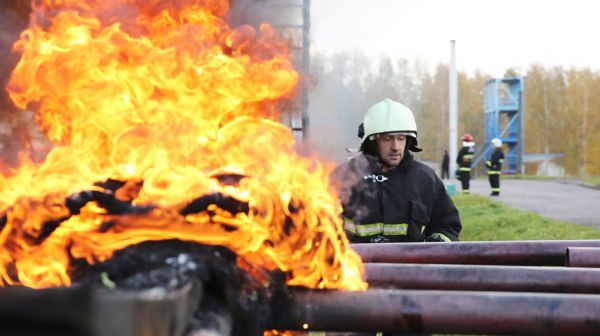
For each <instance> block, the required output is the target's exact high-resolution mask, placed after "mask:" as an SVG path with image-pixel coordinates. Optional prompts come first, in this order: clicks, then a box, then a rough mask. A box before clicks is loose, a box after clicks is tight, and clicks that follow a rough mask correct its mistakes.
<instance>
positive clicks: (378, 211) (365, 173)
mask: <svg viewBox="0 0 600 336" xmlns="http://www.w3.org/2000/svg"><path fill="white" fill-rule="evenodd" d="M379 166H380V164H379V162H378V158H377V157H374V156H371V155H368V154H361V155H359V156H358V157H355V158H353V159H352V160H350V161H348V162H347V163H346V164H344V165H342V166H341V167H338V169H336V171H335V172H334V179H336V180H338V181H340V182H341V184H342V185H345V187H342V189H344V190H343V191H342V192H341V194H342V195H343V197H342V206H343V215H344V229H345V230H346V233H347V235H348V238H349V239H350V241H351V242H386V241H389V242H422V241H456V240H458V235H459V233H460V231H461V228H462V226H461V223H460V217H459V214H458V210H457V209H456V207H455V206H454V203H452V200H451V199H450V197H449V196H448V193H447V192H446V188H445V186H444V184H443V182H442V181H441V180H440V179H439V178H438V177H437V175H436V174H435V173H434V171H433V169H431V168H429V167H428V166H426V165H425V164H423V163H421V162H418V161H416V160H413V157H412V155H411V154H410V153H409V152H405V157H404V158H403V160H402V161H401V162H400V164H399V165H398V166H396V167H394V168H393V169H391V170H390V171H387V172H385V173H384V172H382V171H381V170H380V168H379ZM348 182H353V183H351V185H348Z"/></svg>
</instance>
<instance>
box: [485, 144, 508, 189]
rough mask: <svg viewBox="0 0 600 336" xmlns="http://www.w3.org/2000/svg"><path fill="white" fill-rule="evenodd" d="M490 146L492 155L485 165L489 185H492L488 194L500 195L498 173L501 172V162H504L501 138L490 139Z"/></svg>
mask: <svg viewBox="0 0 600 336" xmlns="http://www.w3.org/2000/svg"><path fill="white" fill-rule="evenodd" d="M492 146H494V151H493V152H492V156H491V157H490V159H489V160H488V161H486V163H485V165H486V166H487V168H488V178H489V179H490V186H491V187H492V193H491V194H490V196H499V195H500V174H502V162H504V153H503V152H502V140H500V139H498V138H494V139H492Z"/></svg>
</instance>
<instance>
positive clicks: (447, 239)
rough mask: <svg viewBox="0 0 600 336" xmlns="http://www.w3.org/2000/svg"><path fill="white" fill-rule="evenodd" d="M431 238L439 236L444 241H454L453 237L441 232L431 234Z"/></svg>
mask: <svg viewBox="0 0 600 336" xmlns="http://www.w3.org/2000/svg"><path fill="white" fill-rule="evenodd" d="M429 238H439V239H441V240H443V241H445V242H447V243H450V242H452V239H450V238H448V237H446V236H445V235H443V234H441V233H439V232H436V233H433V234H432V235H431V236H429Z"/></svg>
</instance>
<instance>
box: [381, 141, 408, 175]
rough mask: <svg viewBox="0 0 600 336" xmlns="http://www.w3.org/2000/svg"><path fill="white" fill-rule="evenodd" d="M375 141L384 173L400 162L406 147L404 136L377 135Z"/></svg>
mask: <svg viewBox="0 0 600 336" xmlns="http://www.w3.org/2000/svg"><path fill="white" fill-rule="evenodd" d="M375 141H376V143H377V152H378V153H379V158H380V159H381V162H382V163H383V168H384V171H386V170H389V169H391V168H394V167H395V166H397V165H398V164H399V163H400V161H402V157H403V156H404V148H405V147H406V135H404V134H398V133H384V134H380V135H378V136H377V139H376V140H375Z"/></svg>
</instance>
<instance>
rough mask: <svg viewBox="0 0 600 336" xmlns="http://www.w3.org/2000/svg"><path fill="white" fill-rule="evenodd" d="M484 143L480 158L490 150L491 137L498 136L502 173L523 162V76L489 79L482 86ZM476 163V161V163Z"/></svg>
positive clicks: (489, 153) (519, 165) (514, 169)
mask: <svg viewBox="0 0 600 336" xmlns="http://www.w3.org/2000/svg"><path fill="white" fill-rule="evenodd" d="M484 90H485V91H484V101H483V113H484V122H485V144H484V147H483V148H484V149H483V153H481V155H480V156H479V160H481V159H483V158H486V159H487V158H488V157H489V156H490V155H491V152H492V145H491V140H492V139H493V138H499V139H501V140H502V143H503V144H504V148H505V151H506V152H505V159H504V160H505V161H504V163H505V164H504V165H503V167H504V169H503V173H507V174H516V173H518V172H520V171H521V168H522V167H523V164H524V162H525V161H524V153H525V151H524V139H525V137H524V115H525V98H524V90H525V82H524V79H523V77H509V78H501V79H491V80H489V81H487V83H486V84H485V89H484ZM476 163H477V162H476Z"/></svg>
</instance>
